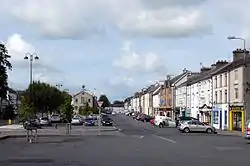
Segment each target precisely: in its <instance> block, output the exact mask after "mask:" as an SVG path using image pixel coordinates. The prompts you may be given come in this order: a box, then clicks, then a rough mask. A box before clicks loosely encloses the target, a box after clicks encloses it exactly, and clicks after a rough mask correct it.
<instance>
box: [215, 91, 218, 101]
mask: <svg viewBox="0 0 250 166" xmlns="http://www.w3.org/2000/svg"><path fill="white" fill-rule="evenodd" d="M217 101H218V94H217V92H215V103H217Z"/></svg>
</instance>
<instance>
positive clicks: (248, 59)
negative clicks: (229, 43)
mask: <svg viewBox="0 0 250 166" xmlns="http://www.w3.org/2000/svg"><path fill="white" fill-rule="evenodd" d="M249 63H250V57H246V59H245V60H244V59H239V60H237V61H233V62H231V63H229V64H228V65H227V66H225V67H224V68H222V69H221V70H218V71H216V72H214V73H213V74H212V76H214V75H218V74H221V73H225V72H227V71H231V70H234V69H236V68H238V67H240V66H243V65H246V64H249Z"/></svg>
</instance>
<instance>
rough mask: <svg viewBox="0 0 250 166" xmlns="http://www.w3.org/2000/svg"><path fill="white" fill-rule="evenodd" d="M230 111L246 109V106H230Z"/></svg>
mask: <svg viewBox="0 0 250 166" xmlns="http://www.w3.org/2000/svg"><path fill="white" fill-rule="evenodd" d="M229 110H230V111H241V110H244V106H229Z"/></svg>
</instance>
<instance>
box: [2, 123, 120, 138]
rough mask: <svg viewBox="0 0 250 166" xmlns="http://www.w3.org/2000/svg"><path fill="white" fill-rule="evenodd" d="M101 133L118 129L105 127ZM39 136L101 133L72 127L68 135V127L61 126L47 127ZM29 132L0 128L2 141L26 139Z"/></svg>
mask: <svg viewBox="0 0 250 166" xmlns="http://www.w3.org/2000/svg"><path fill="white" fill-rule="evenodd" d="M100 131H101V132H106V131H117V128H116V127H103V126H101V128H100ZM37 133H38V136H40V137H41V136H42V137H47V136H84V135H96V134H98V133H99V128H98V127H84V126H72V129H71V133H70V134H67V133H66V127H63V126H60V127H58V128H57V129H56V128H55V127H47V128H43V129H38V130H37ZM26 134H27V130H25V129H24V128H23V127H22V126H20V125H6V126H1V127H0V140H1V139H6V138H10V137H12V138H13V137H14V138H16V137H26Z"/></svg>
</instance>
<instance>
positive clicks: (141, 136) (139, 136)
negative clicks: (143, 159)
mask: <svg viewBox="0 0 250 166" xmlns="http://www.w3.org/2000/svg"><path fill="white" fill-rule="evenodd" d="M132 137H135V138H140V139H142V138H144V136H143V135H133V136H132Z"/></svg>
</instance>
